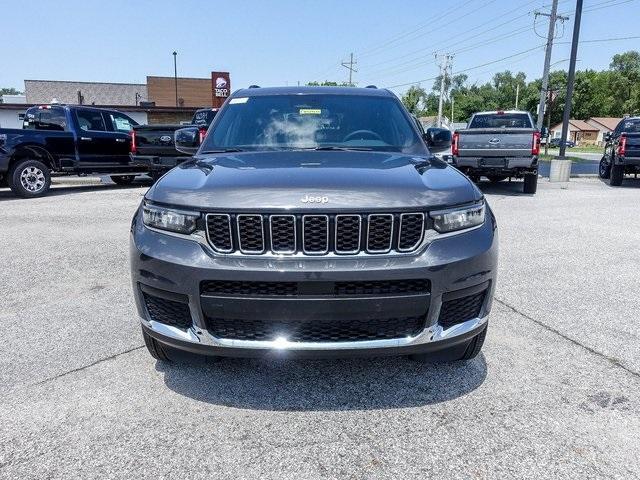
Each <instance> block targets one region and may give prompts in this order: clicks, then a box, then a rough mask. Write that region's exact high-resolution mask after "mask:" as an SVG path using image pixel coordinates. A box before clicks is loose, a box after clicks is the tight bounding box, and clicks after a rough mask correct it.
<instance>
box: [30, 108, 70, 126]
mask: <svg viewBox="0 0 640 480" xmlns="http://www.w3.org/2000/svg"><path fill="white" fill-rule="evenodd" d="M22 128H25V129H27V130H58V131H64V130H65V129H66V128H67V117H66V116H65V114H64V109H63V108H61V107H33V108H30V109H28V110H27V111H26V113H25V115H24V121H23V124H22Z"/></svg>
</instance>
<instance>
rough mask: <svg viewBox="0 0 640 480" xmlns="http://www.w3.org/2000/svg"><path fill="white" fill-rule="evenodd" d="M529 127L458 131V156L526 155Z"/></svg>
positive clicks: (528, 151) (529, 148)
mask: <svg viewBox="0 0 640 480" xmlns="http://www.w3.org/2000/svg"><path fill="white" fill-rule="evenodd" d="M534 132H535V130H533V129H530V128H501V129H484V128H477V129H469V130H460V131H458V134H459V140H458V156H459V157H528V156H531V147H532V146H533V133H534Z"/></svg>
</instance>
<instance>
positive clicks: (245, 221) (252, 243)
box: [236, 214, 265, 254]
mask: <svg viewBox="0 0 640 480" xmlns="http://www.w3.org/2000/svg"><path fill="white" fill-rule="evenodd" d="M236 225H237V227H238V244H239V247H240V251H241V252H242V253H249V254H260V253H263V252H264V250H265V247H264V221H263V218H262V215H258V214H250V215H248V214H240V215H238V216H236Z"/></svg>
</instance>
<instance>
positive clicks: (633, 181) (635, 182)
mask: <svg viewBox="0 0 640 480" xmlns="http://www.w3.org/2000/svg"><path fill="white" fill-rule="evenodd" d="M598 180H600V181H601V182H602V183H604V184H605V185H606V186H607V187H609V188H611V189H613V190H615V189H616V188H640V178H634V177H633V176H630V175H628V176H625V177H624V180H622V185H620V186H619V187H612V186H611V185H609V180H605V179H604V178H598Z"/></svg>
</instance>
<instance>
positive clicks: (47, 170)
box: [0, 105, 144, 197]
mask: <svg viewBox="0 0 640 480" xmlns="http://www.w3.org/2000/svg"><path fill="white" fill-rule="evenodd" d="M135 125H137V123H136V122H135V121H134V120H133V119H132V118H130V117H128V116H127V115H125V114H124V113H121V112H118V111H116V110H107V109H101V108H93V107H86V106H70V105H40V106H36V107H31V108H29V109H27V111H26V112H25V117H24V124H23V128H22V129H8V128H2V129H0V176H2V177H3V179H5V180H6V181H7V184H8V186H9V187H10V188H11V190H12V191H13V192H14V193H15V194H16V195H19V196H21V197H38V196H41V195H44V194H46V193H47V191H48V190H49V187H50V185H51V173H52V172H56V173H66V174H70V175H85V174H93V173H100V174H107V175H111V179H112V180H113V181H114V182H115V183H118V184H121V185H123V184H130V183H131V182H133V180H134V178H135V175H136V174H137V173H144V171H142V172H141V171H140V170H141V168H140V166H136V165H133V164H132V163H131V159H130V158H129V150H130V145H131V137H130V136H129V132H130V131H131V128H132V127H133V126H135Z"/></svg>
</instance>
